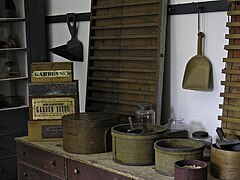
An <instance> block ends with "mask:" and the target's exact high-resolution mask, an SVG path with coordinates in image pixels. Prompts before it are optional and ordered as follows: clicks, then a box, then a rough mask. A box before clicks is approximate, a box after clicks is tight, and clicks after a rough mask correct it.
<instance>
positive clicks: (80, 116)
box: [62, 112, 118, 128]
mask: <svg viewBox="0 0 240 180" xmlns="http://www.w3.org/2000/svg"><path fill="white" fill-rule="evenodd" d="M62 121H63V124H64V125H66V126H72V127H91V128H92V127H109V126H113V125H116V124H117V123H118V115H116V114H108V113H103V112H84V113H77V114H68V115H64V116H63V117H62Z"/></svg>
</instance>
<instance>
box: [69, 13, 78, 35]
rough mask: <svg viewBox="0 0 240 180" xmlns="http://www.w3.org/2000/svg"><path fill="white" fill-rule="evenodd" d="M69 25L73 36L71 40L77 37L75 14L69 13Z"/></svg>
mask: <svg viewBox="0 0 240 180" xmlns="http://www.w3.org/2000/svg"><path fill="white" fill-rule="evenodd" d="M67 25H68V29H69V31H70V34H71V39H74V38H75V37H76V29H77V28H76V16H75V14H74V13H67Z"/></svg>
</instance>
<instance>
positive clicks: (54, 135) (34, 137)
mask: <svg viewBox="0 0 240 180" xmlns="http://www.w3.org/2000/svg"><path fill="white" fill-rule="evenodd" d="M62 136H63V129H62V121H61V120H53V121H28V139H29V141H53V140H55V141H57V140H62Z"/></svg>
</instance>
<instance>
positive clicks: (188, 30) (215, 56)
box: [45, 0, 228, 139]
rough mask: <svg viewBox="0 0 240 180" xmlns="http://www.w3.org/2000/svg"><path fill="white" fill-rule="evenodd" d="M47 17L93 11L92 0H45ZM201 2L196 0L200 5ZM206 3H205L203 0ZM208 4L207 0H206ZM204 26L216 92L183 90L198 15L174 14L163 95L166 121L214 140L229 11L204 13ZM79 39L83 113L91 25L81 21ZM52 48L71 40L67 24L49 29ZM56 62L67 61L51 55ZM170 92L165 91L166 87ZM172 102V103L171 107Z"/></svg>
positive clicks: (76, 67) (178, 0)
mask: <svg viewBox="0 0 240 180" xmlns="http://www.w3.org/2000/svg"><path fill="white" fill-rule="evenodd" d="M45 1H46V4H47V15H58V14H66V13H68V12H75V13H80V12H90V6H91V5H90V0H81V1H77V0H68V1H65V0H45ZM197 1H200V0H195V1H194V2H197ZM201 1H203V0H201ZM205 1H206V0H205ZM170 2H171V3H172V4H174V3H191V2H192V1H189V0H171V1H170ZM201 16H202V20H203V21H202V22H201V27H202V30H203V32H204V33H205V36H206V38H205V49H204V51H205V56H207V57H208V58H209V59H210V61H211V62H212V66H213V77H214V90H213V91H211V92H201V91H191V90H184V89H182V87H181V83H182V78H183V73H184V69H185V65H186V63H187V61H188V60H189V59H190V58H191V57H192V56H193V55H195V54H196V42H197V35H196V34H197V15H196V14H187V15H174V16H169V17H168V23H169V26H168V27H169V28H168V30H167V34H168V38H167V39H168V41H167V49H166V53H167V54H168V55H167V58H166V68H165V75H166V76H165V77H164V79H165V83H164V86H165V87H164V89H165V91H164V95H163V103H164V104H163V117H164V118H165V119H163V121H165V122H166V120H167V119H168V118H169V117H170V116H177V117H182V118H184V119H185V121H186V122H187V123H188V124H189V125H190V127H191V131H194V130H207V131H208V132H209V133H210V135H212V136H213V137H214V139H215V137H216V133H215V129H216V127H217V126H219V125H220V121H218V120H217V116H218V115H220V114H221V110H220V109H219V108H218V105H219V104H220V103H221V102H222V99H221V98H220V97H219V93H220V92H221V91H223V87H222V86H221V85H220V81H221V80H223V79H224V75H223V74H222V73H221V70H222V69H223V67H224V63H223V62H222V59H223V57H226V51H225V50H224V45H225V44H227V41H226V40H225V39H224V35H225V34H226V33H227V31H228V30H227V28H226V21H227V15H226V12H217V13H205V14H202V15H201ZM78 25H79V29H78V39H79V40H80V41H81V42H82V43H83V45H84V62H74V71H75V74H74V79H77V80H79V91H80V111H81V112H83V111H84V109H85V97H86V78H87V62H88V60H87V57H88V43H89V42H88V38H89V22H80V23H79V24H78ZM48 31H49V40H50V45H49V46H50V48H51V47H56V46H59V45H62V44H66V42H67V41H68V40H69V39H70V33H69V31H68V28H67V24H66V23H56V24H51V25H49V26H48ZM50 57H51V59H52V60H53V61H66V60H64V59H63V58H61V57H59V56H56V55H53V54H51V56H50ZM168 86H169V89H167V90H166V87H168ZM168 103H169V104H168Z"/></svg>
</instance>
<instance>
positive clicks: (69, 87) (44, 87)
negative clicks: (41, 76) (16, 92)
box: [28, 81, 78, 96]
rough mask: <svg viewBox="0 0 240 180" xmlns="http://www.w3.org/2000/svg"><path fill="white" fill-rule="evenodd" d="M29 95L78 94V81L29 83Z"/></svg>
mask: <svg viewBox="0 0 240 180" xmlns="http://www.w3.org/2000/svg"><path fill="white" fill-rule="evenodd" d="M28 89H29V96H58V95H63V96H70V95H78V81H73V82H66V83H65V82H64V83H29V86H28Z"/></svg>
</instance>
